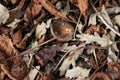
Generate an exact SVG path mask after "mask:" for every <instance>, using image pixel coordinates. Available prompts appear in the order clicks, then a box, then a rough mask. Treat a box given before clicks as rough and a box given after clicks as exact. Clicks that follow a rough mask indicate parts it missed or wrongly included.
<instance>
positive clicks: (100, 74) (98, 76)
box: [91, 72, 111, 80]
mask: <svg viewBox="0 0 120 80" xmlns="http://www.w3.org/2000/svg"><path fill="white" fill-rule="evenodd" d="M96 79H102V80H111V79H110V77H109V76H108V75H107V74H106V73H103V72H98V73H95V74H94V75H93V76H92V78H91V80H96Z"/></svg>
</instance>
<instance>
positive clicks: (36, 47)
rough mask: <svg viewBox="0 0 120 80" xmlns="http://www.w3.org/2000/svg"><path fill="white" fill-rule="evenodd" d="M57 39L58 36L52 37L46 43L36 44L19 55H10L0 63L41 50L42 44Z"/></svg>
mask: <svg viewBox="0 0 120 80" xmlns="http://www.w3.org/2000/svg"><path fill="white" fill-rule="evenodd" d="M55 39H56V38H52V39H50V40H47V41H45V42H44V43H42V44H39V45H37V46H35V47H33V48H30V49H28V50H26V51H24V52H22V53H21V54H19V55H16V56H13V57H10V58H7V59H3V60H0V63H2V62H4V61H8V60H11V59H13V58H15V57H18V56H22V55H25V54H30V53H31V51H32V52H34V51H35V50H39V47H40V46H42V45H45V44H47V43H49V42H51V41H53V40H55Z"/></svg>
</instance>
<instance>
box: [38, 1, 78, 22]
mask: <svg viewBox="0 0 120 80" xmlns="http://www.w3.org/2000/svg"><path fill="white" fill-rule="evenodd" d="M39 1H40V3H41V4H42V6H44V8H45V9H46V10H48V11H49V12H50V13H51V14H53V15H55V16H57V17H60V18H62V19H63V20H66V21H69V22H73V23H76V22H75V21H72V20H70V19H69V18H67V17H66V16H65V15H63V14H62V13H61V12H59V11H58V10H57V9H56V8H55V7H54V5H53V4H52V3H50V2H49V1H47V0H39Z"/></svg>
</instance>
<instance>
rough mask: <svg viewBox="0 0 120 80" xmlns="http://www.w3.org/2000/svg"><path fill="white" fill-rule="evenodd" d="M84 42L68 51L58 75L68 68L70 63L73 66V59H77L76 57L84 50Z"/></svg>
mask: <svg viewBox="0 0 120 80" xmlns="http://www.w3.org/2000/svg"><path fill="white" fill-rule="evenodd" d="M84 47H85V44H81V45H80V46H79V47H78V48H77V49H75V50H73V51H72V52H70V53H69V56H68V57H67V58H66V59H65V60H64V61H63V63H62V65H61V67H60V68H59V70H60V76H62V75H64V74H65V71H67V69H69V67H70V65H71V64H72V66H75V65H76V63H75V61H76V60H77V59H78V57H79V56H80V55H81V54H82V52H83V50H84Z"/></svg>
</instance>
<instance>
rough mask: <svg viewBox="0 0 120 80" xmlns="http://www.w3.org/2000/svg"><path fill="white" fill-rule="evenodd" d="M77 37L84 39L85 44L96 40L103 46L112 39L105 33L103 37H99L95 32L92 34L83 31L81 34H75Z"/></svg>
mask: <svg viewBox="0 0 120 80" xmlns="http://www.w3.org/2000/svg"><path fill="white" fill-rule="evenodd" d="M77 37H78V38H80V40H81V41H86V44H89V43H93V42H97V43H98V44H100V45H101V46H102V47H105V46H107V45H110V44H111V43H112V41H110V40H109V38H108V37H107V36H106V35H103V37H100V36H99V35H98V34H97V33H94V35H89V34H84V33H83V34H79V35H77Z"/></svg>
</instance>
